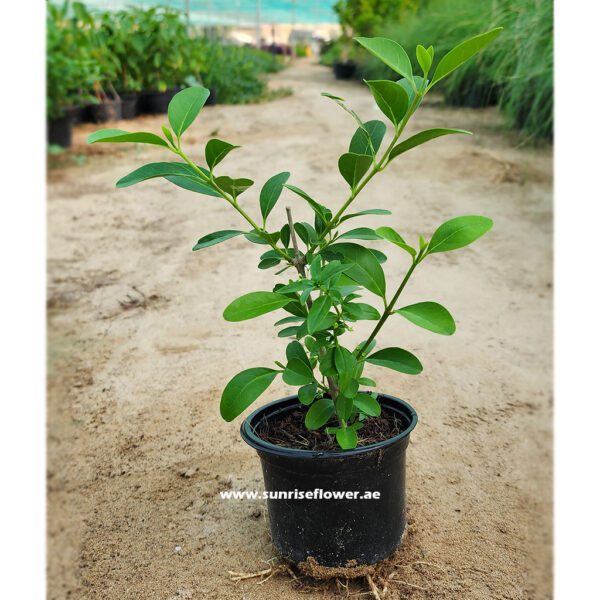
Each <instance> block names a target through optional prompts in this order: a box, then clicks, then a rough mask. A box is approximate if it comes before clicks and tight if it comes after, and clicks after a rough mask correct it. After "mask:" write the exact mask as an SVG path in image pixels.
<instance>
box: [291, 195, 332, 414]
mask: <svg viewBox="0 0 600 600" xmlns="http://www.w3.org/2000/svg"><path fill="white" fill-rule="evenodd" d="M285 212H286V213H287V218H288V225H289V227H290V239H291V241H292V247H293V248H294V254H295V259H294V261H293V264H294V266H295V267H296V270H297V271H298V273H299V274H300V275H302V277H303V278H306V268H305V264H304V261H303V260H302V257H301V256H300V248H299V247H298V239H297V238H296V232H295V230H294V220H293V219H292V208H291V207H290V206H286V207H285ZM306 306H307V308H308V309H309V310H310V307H311V306H312V300H311V298H310V296H309V297H308V298H307V299H306ZM325 353H326V350H325V348H320V349H319V356H320V357H321V358H323V356H324V355H325ZM327 385H328V388H329V389H328V390H327V391H328V392H329V395H330V396H331V399H332V400H333V401H334V402H335V400H336V398H337V395H338V388H337V385H336V383H335V381H334V380H333V378H331V377H329V376H327Z"/></svg>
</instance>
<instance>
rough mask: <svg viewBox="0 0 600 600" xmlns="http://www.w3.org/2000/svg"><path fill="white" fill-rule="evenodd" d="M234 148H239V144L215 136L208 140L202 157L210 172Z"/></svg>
mask: <svg viewBox="0 0 600 600" xmlns="http://www.w3.org/2000/svg"><path fill="white" fill-rule="evenodd" d="M235 148H239V146H234V145H233V144H230V143H229V142H224V141H223V140H219V139H217V138H215V139H212V140H209V141H208V142H207V144H206V147H205V148H204V157H205V159H206V164H207V165H208V168H209V169H210V170H211V172H212V171H213V169H214V168H215V167H216V166H217V165H218V164H219V163H220V162H221V161H222V160H223V159H224V158H225V157H226V156H227V155H228V154H229V153H230V152H231V151H232V150H234V149H235Z"/></svg>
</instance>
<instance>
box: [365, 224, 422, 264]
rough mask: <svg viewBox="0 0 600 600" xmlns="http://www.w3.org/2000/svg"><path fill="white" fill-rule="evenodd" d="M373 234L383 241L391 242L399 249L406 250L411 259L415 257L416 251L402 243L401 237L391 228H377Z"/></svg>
mask: <svg viewBox="0 0 600 600" xmlns="http://www.w3.org/2000/svg"><path fill="white" fill-rule="evenodd" d="M375 233H377V235H378V236H379V237H382V238H383V239H384V240H387V241H388V242H392V244H395V245H396V246H398V247H399V248H402V249H403V250H406V251H407V252H408V253H409V254H410V255H411V256H412V257H415V256H416V255H417V251H416V250H415V249H414V248H413V247H412V246H409V245H408V244H407V243H406V242H405V241H404V239H403V238H402V236H401V235H400V234H399V233H398V232H397V231H396V230H394V229H392V228H391V227H378V228H377V229H376V230H375Z"/></svg>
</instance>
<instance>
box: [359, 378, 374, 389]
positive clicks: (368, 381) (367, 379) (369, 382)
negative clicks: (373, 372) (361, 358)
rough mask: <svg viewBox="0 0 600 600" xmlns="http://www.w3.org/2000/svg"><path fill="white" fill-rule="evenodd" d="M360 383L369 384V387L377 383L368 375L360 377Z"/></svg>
mask: <svg viewBox="0 0 600 600" xmlns="http://www.w3.org/2000/svg"><path fill="white" fill-rule="evenodd" d="M358 383H360V385H367V386H369V387H375V386H376V385H377V383H376V382H375V381H374V380H373V379H369V378H368V377H360V378H359V379H358Z"/></svg>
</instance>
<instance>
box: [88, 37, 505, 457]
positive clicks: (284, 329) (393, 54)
mask: <svg viewBox="0 0 600 600" xmlns="http://www.w3.org/2000/svg"><path fill="white" fill-rule="evenodd" d="M498 33H499V30H492V31H489V32H487V33H484V34H481V35H479V36H476V37H474V38H471V39H469V40H467V41H466V42H463V43H462V44H459V45H458V46H456V48H454V49H452V50H450V51H449V52H448V53H447V54H445V55H444V56H443V57H442V58H441V60H440V61H439V62H438V63H437V66H436V67H435V68H434V69H432V64H433V58H434V56H435V51H434V48H433V47H432V46H429V47H427V48H425V47H424V46H417V48H416V49H415V52H416V56H417V60H418V64H419V66H420V69H421V74H420V75H417V74H415V73H414V72H413V68H412V64H411V60H410V59H409V57H408V55H407V53H406V51H405V50H404V48H402V47H401V46H400V45H399V44H397V43H396V42H394V41H392V40H388V39H385V38H364V37H361V38H357V42H358V43H359V44H361V45H362V46H363V47H364V48H365V49H366V50H367V51H368V52H370V53H372V54H373V55H374V56H376V57H377V58H379V59H380V60H381V61H382V62H384V63H385V64H386V65H388V66H389V67H390V68H391V69H392V70H393V71H394V72H395V73H396V74H397V76H398V79H397V80H375V81H368V82H367V85H368V86H369V89H370V90H371V93H372V94H373V98H374V100H375V102H376V104H377V106H378V107H379V109H380V111H381V113H382V116H383V117H384V118H385V119H386V121H387V122H386V121H381V120H373V121H367V122H363V121H362V119H361V118H360V116H359V115H358V114H357V113H356V112H355V111H354V110H353V109H352V108H351V107H349V106H348V105H347V104H346V102H345V101H344V99H343V98H340V97H339V96H335V95H333V94H329V93H324V94H323V95H324V96H325V97H326V98H327V99H328V100H329V101H332V102H334V103H336V104H337V105H339V106H340V107H341V108H342V109H344V110H345V111H346V112H347V113H348V115H349V116H350V117H351V118H352V119H353V121H354V123H355V131H354V133H353V135H352V137H351V139H350V142H349V146H348V151H347V152H345V153H344V154H342V156H341V157H340V158H339V161H338V169H339V172H340V176H341V180H340V182H341V185H342V186H343V187H344V188H345V189H346V194H347V199H346V200H345V202H344V203H343V204H342V206H341V207H340V208H339V209H338V210H337V211H334V210H333V209H332V208H331V207H328V206H326V205H325V204H323V203H322V201H320V200H317V199H315V198H313V197H312V196H311V195H310V194H309V193H308V192H306V191H305V190H303V189H301V188H300V187H298V186H297V185H295V183H291V182H290V180H291V179H292V178H291V174H290V173H289V172H282V173H277V174H275V175H273V176H272V177H270V178H269V179H268V180H267V181H266V182H264V184H263V185H262V186H261V189H260V192H259V193H258V206H257V209H258V211H259V212H260V217H257V218H256V220H255V218H254V217H252V216H251V215H250V214H249V213H248V212H247V211H246V209H245V208H244V207H243V206H242V205H241V204H240V198H241V196H242V195H243V194H245V193H246V191H247V190H248V189H250V188H252V186H253V185H254V181H252V180H251V179H249V178H248V177H245V176H240V174H237V173H234V174H232V173H231V172H229V173H230V174H225V173H227V171H225V172H224V171H223V168H224V167H223V165H224V163H225V162H226V161H229V157H230V155H231V154H232V153H233V152H234V151H236V150H237V149H238V148H239V146H237V145H235V144H232V143H230V142H227V141H225V140H221V139H218V138H213V139H210V140H208V142H207V143H206V146H205V150H204V161H203V163H204V164H198V163H197V162H196V161H194V160H192V159H191V158H190V157H189V156H187V155H186V153H185V152H184V150H183V149H182V146H181V139H182V136H183V135H184V133H185V132H186V131H187V129H188V128H189V127H190V125H191V124H192V123H193V122H194V120H195V119H196V117H197V116H198V114H199V113H200V111H201V109H202V107H203V105H204V103H205V102H206V100H207V98H208V95H209V92H208V90H207V89H205V88H202V87H191V88H188V89H186V90H184V91H182V92H180V93H179V94H177V95H176V96H175V97H174V98H173V100H172V102H171V104H170V105H169V111H168V119H169V125H170V127H169V128H167V127H163V136H164V137H161V136H158V135H155V134H152V133H146V132H138V133H127V132H124V131H120V130H101V131H98V132H96V133H94V134H92V135H91V136H90V137H89V140H88V141H89V142H90V143H95V142H112V143H119V142H136V143H143V144H153V145H157V146H162V147H163V148H165V149H166V150H169V151H171V152H172V153H173V154H175V155H177V157H178V158H179V161H176V162H160V163H151V164H147V165H144V166H142V167H140V168H139V169H136V170H135V171H133V172H132V173H130V174H128V175H126V176H124V177H123V178H122V179H120V180H119V181H118V182H117V186H118V187H127V186H130V185H133V184H137V183H140V182H142V181H145V180H148V179H152V178H156V177H162V178H164V179H166V180H168V181H169V182H171V183H172V184H174V185H177V186H179V187H182V188H184V189H187V190H189V191H192V192H195V193H198V194H202V195H205V196H211V197H213V198H219V199H221V200H222V201H225V202H227V203H228V204H229V205H230V206H231V207H232V208H233V209H234V210H235V211H237V213H238V214H239V215H240V217H241V218H242V220H243V221H245V222H246V224H247V225H249V226H250V229H248V228H244V229H236V230H224V231H216V232H213V233H209V234H206V235H203V236H202V237H201V238H200V239H199V240H198V242H197V243H196V245H195V246H194V250H196V251H198V250H204V249H206V248H208V247H211V246H214V245H216V244H219V243H222V242H225V241H226V240H229V239H232V238H234V237H239V238H244V239H245V240H246V241H248V242H250V243H252V244H256V245H258V246H262V247H263V250H264V251H263V252H262V254H260V257H259V262H258V268H259V269H275V271H276V275H280V276H281V275H283V274H284V273H285V275H283V277H282V278H281V279H280V280H279V281H278V282H277V283H276V284H275V285H274V286H273V288H272V289H271V290H258V291H252V292H249V293H246V294H244V295H242V296H240V297H239V298H236V299H235V300H233V301H232V302H230V303H229V304H228V306H227V307H226V308H225V310H224V312H223V317H224V318H225V320H226V321H230V322H240V321H245V320H248V319H254V318H257V317H261V316H263V315H266V314H268V313H271V312H274V311H279V310H283V311H284V312H285V313H286V316H284V317H283V318H280V319H279V320H278V321H277V322H276V323H275V326H276V327H277V328H278V334H277V335H278V336H279V337H281V338H285V339H286V340H287V341H288V343H287V347H286V352H285V360H283V361H276V362H275V364H274V366H273V367H252V368H249V369H245V370H244V371H242V372H241V373H238V374H237V375H236V376H234V377H233V378H232V379H231V381H230V382H229V383H228V384H227V386H226V387H225V389H224V391H223V395H222V398H221V415H222V416H223V418H224V419H225V420H227V421H231V420H233V419H234V418H236V417H237V416H239V415H240V414H241V413H242V412H243V411H244V410H245V409H246V408H248V406H250V404H252V403H253V402H254V401H255V400H256V399H257V398H258V397H259V396H260V395H261V394H262V393H263V392H264V391H265V390H266V389H267V388H268V386H269V385H270V384H271V383H272V382H273V381H274V379H275V378H276V377H277V376H278V375H281V377H282V379H283V381H284V383H286V384H288V385H290V386H296V387H298V399H299V401H300V402H301V403H302V404H303V405H305V406H306V407H307V410H306V416H305V425H306V427H307V428H308V429H320V428H323V427H324V428H325V430H326V432H327V433H328V434H329V435H332V436H335V439H336V440H337V443H338V444H339V446H340V447H341V448H343V449H350V448H354V447H356V445H357V444H358V438H359V431H360V429H361V427H362V426H363V422H364V420H365V419H368V418H372V417H377V416H378V415H379V414H380V413H381V407H380V405H379V403H378V400H377V394H376V393H374V392H372V391H369V390H365V389H364V388H365V387H366V388H374V387H376V385H377V384H376V382H375V381H374V380H373V379H371V378H370V377H368V376H366V375H365V374H364V370H365V367H366V366H367V365H373V366H377V367H382V368H387V369H391V370H393V371H395V372H398V373H402V374H406V375H417V374H419V373H420V372H421V371H422V369H423V367H422V364H421V361H420V360H419V359H418V358H417V357H416V356H415V355H414V354H413V353H412V352H410V351H409V350H406V349H405V348H401V347H398V346H393V347H384V348H381V349H376V343H377V335H378V333H379V332H380V330H381V328H382V327H383V326H384V324H385V323H386V322H387V320H388V319H390V318H394V319H397V318H398V317H402V318H403V319H405V320H406V321H408V322H410V323H412V324H413V325H416V326H418V327H421V328H424V329H426V330H428V331H431V332H433V333H436V334H439V335H452V334H453V333H454V332H455V329H456V325H455V321H454V319H453V317H452V315H451V314H450V312H449V311H448V310H447V309H446V308H445V307H444V306H442V305H441V304H440V303H438V302H436V301H433V300H426V301H422V302H418V303H414V304H410V305H405V306H397V304H398V300H399V298H400V296H401V294H402V292H403V290H404V288H405V286H406V285H407V283H408V281H409V279H410V278H411V277H412V275H413V273H414V272H415V270H416V269H417V268H418V267H419V265H421V263H423V261H425V260H426V259H428V258H429V257H433V256H435V255H436V254H440V253H445V252H451V251H454V250H458V249H460V248H463V247H465V246H467V245H469V244H471V243H472V242H474V241H475V240H477V239H479V238H480V237H481V236H483V235H484V234H485V233H486V232H488V231H489V230H490V229H491V227H492V221H491V219H489V218H487V217H483V216H477V215H467V216H459V217H456V218H453V219H450V220H448V221H446V222H444V223H442V224H441V225H440V226H439V227H437V228H436V229H435V230H434V231H433V233H432V234H431V236H427V237H424V236H422V235H421V236H419V239H418V240H416V241H408V240H407V239H406V238H405V237H404V236H403V235H402V234H401V233H400V232H398V231H397V230H396V229H394V228H392V227H389V226H382V227H379V228H376V229H372V228H369V227H353V228H351V227H349V224H348V222H349V221H351V220H352V221H353V222H354V220H355V219H358V218H360V217H362V216H364V215H380V216H385V215H388V214H390V213H389V211H387V210H383V209H377V208H369V209H365V210H361V211H358V212H349V208H350V206H351V205H352V203H353V202H354V201H355V199H356V198H357V196H358V195H359V193H360V192H361V191H362V190H363V189H364V187H365V186H366V185H367V184H368V183H369V181H370V180H371V179H372V178H373V177H374V176H375V175H376V174H378V173H379V172H381V171H383V170H384V169H385V168H387V166H388V165H389V164H390V163H391V162H392V161H396V160H397V158H398V157H399V156H401V155H402V154H404V153H405V152H408V151H410V150H413V149H414V148H417V147H419V146H421V145H423V144H426V143H428V142H430V141H431V140H434V139H436V138H439V137H442V136H446V135H456V134H459V135H460V134H463V135H464V134H468V132H467V131H464V130H462V129H449V128H448V129H447V128H435V129H429V130H424V131H421V132H419V133H416V134H415V135H412V136H410V137H403V135H402V134H403V132H404V129H405V127H406V124H407V123H408V121H409V120H410V118H411V117H412V115H413V114H414V112H415V111H416V110H417V109H418V107H419V105H420V103H421V101H422V99H423V97H424V96H425V95H426V94H427V92H428V91H429V90H430V89H431V88H432V87H433V86H434V85H436V83H437V82H439V81H440V80H442V79H443V78H444V77H446V76H447V75H448V74H450V73H452V72H453V71H454V70H455V69H457V68H459V67H460V66H461V65H462V64H463V63H464V62H466V61H467V60H468V59H469V58H470V57H472V56H473V55H475V54H476V53H477V52H478V51H479V50H481V49H482V48H484V47H485V46H486V45H487V44H488V43H490V42H491V41H492V40H493V39H494V38H495V37H496V36H497V35H498ZM384 141H386V142H387V143H385V144H384ZM229 162H230V163H231V161H229ZM283 194H286V195H288V196H289V197H290V198H297V199H300V200H301V201H303V202H305V203H306V205H307V206H308V207H309V208H310V209H311V211H312V214H313V217H312V219H311V220H310V222H308V221H299V222H294V221H293V218H292V215H291V209H289V208H288V209H286V212H287V222H285V223H284V224H283V226H277V227H274V226H273V225H272V224H271V220H272V213H273V210H274V208H275V207H276V205H277V203H278V202H279V200H280V198H281V197H282V196H283ZM365 241H368V242H369V245H368V246H367V245H365V243H364V242H365ZM373 243H379V244H380V247H381V248H382V249H383V250H381V249H379V248H374V247H372V244H373ZM391 247H396V248H399V249H401V250H402V251H403V252H404V253H405V255H406V258H407V260H408V264H409V267H408V269H407V271H406V273H405V275H404V277H403V279H402V280H401V281H400V282H399V284H398V285H397V287H396V286H390V284H389V282H388V279H387V278H386V275H385V272H384V269H383V267H382V265H383V264H384V263H385V262H386V260H387V256H386V254H385V252H384V251H385V249H386V248H391ZM394 288H395V289H394ZM373 302H375V303H376V304H373ZM359 321H371V322H373V329H372V331H371V334H370V335H369V336H368V337H367V338H366V339H365V340H363V341H361V342H360V343H359V344H357V345H349V344H348V343H347V342H346V343H345V342H344V339H345V338H344V337H343V336H344V335H345V334H346V333H348V332H351V331H353V328H354V327H355V325H356V323H357V322H359Z"/></svg>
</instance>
